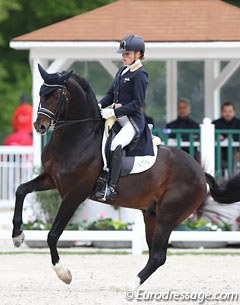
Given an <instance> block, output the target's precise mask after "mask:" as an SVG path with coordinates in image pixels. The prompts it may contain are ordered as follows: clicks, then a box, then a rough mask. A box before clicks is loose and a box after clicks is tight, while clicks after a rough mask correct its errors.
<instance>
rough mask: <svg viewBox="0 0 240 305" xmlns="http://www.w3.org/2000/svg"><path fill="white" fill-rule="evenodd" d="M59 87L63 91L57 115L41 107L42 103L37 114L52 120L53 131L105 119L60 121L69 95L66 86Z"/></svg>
mask: <svg viewBox="0 0 240 305" xmlns="http://www.w3.org/2000/svg"><path fill="white" fill-rule="evenodd" d="M59 87H62V91H61V95H60V98H59V100H58V103H57V104H58V106H57V109H56V111H55V113H54V112H52V111H51V110H49V109H47V108H44V107H41V102H40V103H39V107H38V112H37V115H39V114H42V115H44V116H46V117H48V118H49V119H50V120H51V126H53V130H56V129H57V128H59V127H63V126H65V125H69V124H75V123H84V122H90V121H100V120H101V121H102V120H103V118H102V117H101V116H99V117H93V118H88V119H82V120H69V121H62V120H61V121H60V120H59V116H60V114H61V110H62V107H63V106H64V105H66V104H67V102H68V97H67V93H66V86H65V85H64V86H59Z"/></svg>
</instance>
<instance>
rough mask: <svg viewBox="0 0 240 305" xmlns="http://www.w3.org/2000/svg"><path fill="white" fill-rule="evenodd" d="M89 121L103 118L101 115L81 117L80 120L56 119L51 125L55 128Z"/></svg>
mask: <svg viewBox="0 0 240 305" xmlns="http://www.w3.org/2000/svg"><path fill="white" fill-rule="evenodd" d="M91 121H103V118H102V117H93V118H88V119H82V120H70V121H56V122H55V123H53V124H52V125H53V130H56V129H58V128H60V127H64V126H67V125H71V124H77V123H86V122H91Z"/></svg>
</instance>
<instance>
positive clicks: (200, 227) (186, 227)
mask: <svg viewBox="0 0 240 305" xmlns="http://www.w3.org/2000/svg"><path fill="white" fill-rule="evenodd" d="M231 229H232V226H231V225H230V224H228V223H226V222H223V221H221V220H220V219H217V218H215V219H213V220H205V219H196V218H194V217H189V218H187V219H186V220H184V221H183V222H182V223H181V224H179V225H178V226H177V227H176V228H175V229H174V231H231ZM171 244H172V246H173V247H176V248H200V247H203V248H222V247H225V246H226V245H227V242H221V241H220V242H212V241H211V242H210V241H209V242H208V241H206V242H198V241H196V242H195V241H188V242H172V243H171Z"/></svg>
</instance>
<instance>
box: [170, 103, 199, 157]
mask: <svg viewBox="0 0 240 305" xmlns="http://www.w3.org/2000/svg"><path fill="white" fill-rule="evenodd" d="M177 114H178V116H177V119H176V120H174V121H172V122H169V123H167V124H166V127H165V128H166V129H199V124H198V123H197V122H195V121H194V120H193V119H191V117H190V115H191V105H190V101H189V100H188V99H186V98H180V99H179V100H178V104H177ZM169 137H170V138H176V134H174V133H170V135H169ZM181 138H182V140H183V141H189V134H187V133H183V134H182V135H181ZM194 138H195V139H198V135H194ZM182 149H183V150H184V151H186V152H187V153H188V152H189V148H188V147H182ZM195 158H196V160H198V161H200V160H199V159H200V155H199V153H198V151H197V149H195Z"/></svg>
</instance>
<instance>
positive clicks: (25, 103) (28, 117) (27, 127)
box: [12, 95, 33, 133]
mask: <svg viewBox="0 0 240 305" xmlns="http://www.w3.org/2000/svg"><path fill="white" fill-rule="evenodd" d="M32 113H33V108H32V106H31V105H30V104H29V97H28V96H27V95H22V96H21V97H20V106H18V107H17V108H16V110H15V112H14V115H13V120H12V126H13V131H14V132H15V131H19V130H21V131H25V132H28V133H32V132H33V127H32Z"/></svg>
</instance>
